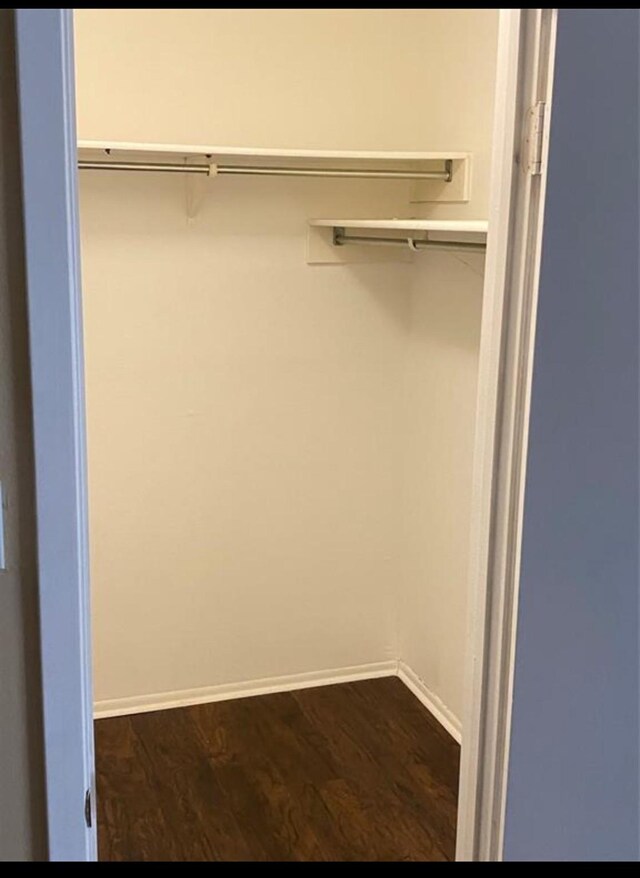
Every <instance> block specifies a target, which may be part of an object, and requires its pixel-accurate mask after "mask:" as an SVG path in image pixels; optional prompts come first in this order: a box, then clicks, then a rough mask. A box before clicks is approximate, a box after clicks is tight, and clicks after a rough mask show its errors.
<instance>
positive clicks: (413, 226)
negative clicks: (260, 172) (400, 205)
mask: <svg viewBox="0 0 640 878" xmlns="http://www.w3.org/2000/svg"><path fill="white" fill-rule="evenodd" d="M309 225H310V226H315V227H321V228H334V229H335V228H342V229H377V230H378V231H389V232H446V233H448V234H452V235H455V234H474V235H486V234H487V231H488V228H489V223H488V222H487V220H433V219H314V220H309Z"/></svg>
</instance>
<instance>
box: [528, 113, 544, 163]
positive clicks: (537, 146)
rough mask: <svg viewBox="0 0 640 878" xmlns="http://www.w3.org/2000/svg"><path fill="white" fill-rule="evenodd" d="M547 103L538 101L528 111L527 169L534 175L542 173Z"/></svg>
mask: <svg viewBox="0 0 640 878" xmlns="http://www.w3.org/2000/svg"><path fill="white" fill-rule="evenodd" d="M545 110H546V104H545V102H544V101H538V103H537V104H534V105H533V106H532V107H529V111H528V112H527V128H526V135H525V141H526V153H525V155H526V156H527V164H526V170H527V172H528V173H529V174H531V176H532V177H535V176H537V175H539V174H541V173H542V141H543V138H544V122H545Z"/></svg>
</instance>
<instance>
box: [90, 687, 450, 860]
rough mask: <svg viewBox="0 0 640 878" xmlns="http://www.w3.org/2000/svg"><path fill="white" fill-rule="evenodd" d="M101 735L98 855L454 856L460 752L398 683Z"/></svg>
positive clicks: (180, 713)
mask: <svg viewBox="0 0 640 878" xmlns="http://www.w3.org/2000/svg"><path fill="white" fill-rule="evenodd" d="M95 730H96V761H97V784H98V843H99V857H100V859H101V860H174V861H175V860H223V861H244V860H251V861H262V862H269V861H291V860H293V861H296V860H297V861H313V860H321V861H322V860H324V861H375V860H384V861H394V860H450V859H453V856H454V846H455V832H456V797H457V785H458V762H459V747H458V745H457V744H456V743H455V741H453V739H452V738H451V737H450V736H449V735H448V734H447V733H446V732H445V731H444V729H442V727H441V726H440V725H439V724H438V723H437V722H436V721H435V720H434V719H433V718H432V717H431V715H430V714H429V712H428V711H427V710H426V709H425V708H424V707H423V706H422V705H421V704H420V702H419V701H418V700H417V699H416V698H415V697H414V696H413V695H412V694H411V692H410V691H409V690H408V689H407V688H406V687H405V686H404V684H403V683H402V682H401V681H400V680H399V679H397V678H396V677H388V678H383V679H379V680H366V681H364V682H359V683H343V684H340V685H336V686H324V687H321V688H317V689H303V690H300V691H297V692H287V693H281V694H277V695H262V696H258V697H254V698H242V699H238V700H235V701H222V702H218V703H216V704H205V705H198V706H196V707H184V708H176V709H174V710H163V711H158V712H156V713H142V714H137V715H135V716H126V717H117V718H114V719H103V720H98V721H97V722H96V724H95Z"/></svg>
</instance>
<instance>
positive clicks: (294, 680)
mask: <svg viewBox="0 0 640 878" xmlns="http://www.w3.org/2000/svg"><path fill="white" fill-rule="evenodd" d="M397 673H398V662H397V661H396V660H395V659H393V660H390V661H386V662H373V663H371V664H367V665H354V666H352V667H347V668H335V669H333V670H327V671H307V672H306V673H302V674H289V675H287V676H283V677H267V678H265V679H262V680H248V681H246V682H243V683H222V684H219V685H217V686H203V687H201V688H198V689H181V690H177V691H174V692H157V693H154V694H152V695H133V696H130V697H127V698H112V699H107V700H104V701H96V702H95V704H94V712H93V715H94V717H95V719H106V718H107V717H111V716H127V715H129V714H134V713H151V712H152V711H154V710H169V709H170V708H173V707H189V706H190V705H192V704H208V703H212V702H214V701H229V700H231V699H232V698H249V697H251V696H252V695H269V694H271V693H274V692H290V691H291V690H293V689H310V688H312V687H313V686H330V685H331V684H333V683H349V682H354V681H355V680H372V679H374V678H376V677H393V676H395V675H396V674H397Z"/></svg>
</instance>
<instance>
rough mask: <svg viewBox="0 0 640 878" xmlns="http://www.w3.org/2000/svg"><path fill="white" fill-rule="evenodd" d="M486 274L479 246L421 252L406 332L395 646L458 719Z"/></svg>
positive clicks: (413, 285) (460, 705)
mask: <svg viewBox="0 0 640 878" xmlns="http://www.w3.org/2000/svg"><path fill="white" fill-rule="evenodd" d="M483 280H484V257H483V256H481V255H479V254H462V253H456V254H453V253H436V252H434V253H430V254H429V255H428V256H427V257H426V258H425V259H421V260H420V263H419V268H417V270H416V271H415V273H414V277H413V283H412V294H411V319H410V331H409V334H408V340H407V345H408V348H407V361H406V371H405V382H406V384H405V388H406V409H405V430H406V433H405V445H404V461H405V470H404V478H405V495H404V507H403V522H404V525H405V527H406V531H405V538H406V544H405V545H406V550H405V552H404V554H403V561H404V568H403V570H404V577H403V582H404V587H403V589H402V591H401V595H400V601H399V606H400V610H399V618H398V638H399V643H398V654H399V657H400V658H401V659H402V661H403V662H405V663H406V664H407V665H408V666H409V667H410V668H411V669H412V670H413V671H414V673H416V674H417V675H418V676H419V677H420V678H421V679H422V680H423V682H424V683H425V684H426V686H427V688H428V689H429V691H430V692H431V693H433V695H435V696H436V697H437V698H439V699H440V700H441V701H442V702H443V703H444V705H445V707H446V708H448V710H449V711H450V712H451V714H453V721H454V724H455V719H456V718H458V719H459V718H460V717H461V716H462V698H463V682H464V650H465V632H466V601H467V578H468V568H469V556H468V543H469V527H470V516H471V507H470V503H471V479H472V463H473V460H472V458H473V440H474V430H475V403H476V388H477V376H478V356H479V345H480V317H481V309H482V284H483Z"/></svg>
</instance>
